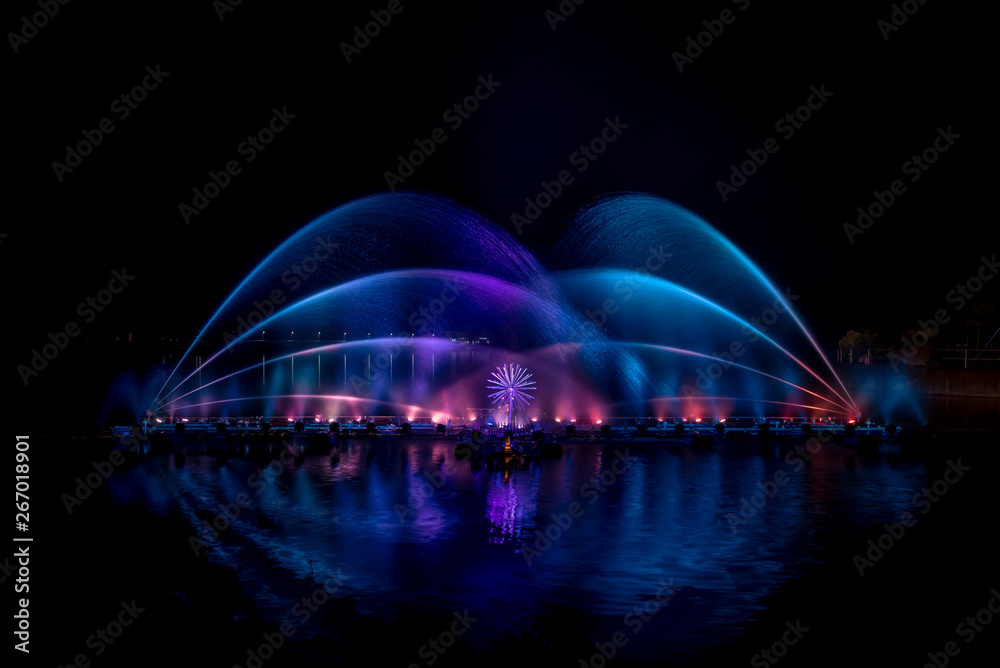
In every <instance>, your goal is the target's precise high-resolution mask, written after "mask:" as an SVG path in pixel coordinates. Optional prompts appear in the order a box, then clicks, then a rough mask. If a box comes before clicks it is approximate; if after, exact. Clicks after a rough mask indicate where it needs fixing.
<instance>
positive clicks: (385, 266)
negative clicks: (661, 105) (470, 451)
mask: <svg viewBox="0 0 1000 668" xmlns="http://www.w3.org/2000/svg"><path fill="white" fill-rule="evenodd" d="M546 265H547V266H546ZM790 302H791V298H790V297H789V295H788V294H786V293H785V292H784V291H782V290H780V289H778V288H777V287H776V286H775V285H774V284H773V283H772V282H771V281H770V280H769V279H768V278H767V276H766V275H765V274H764V273H763V272H762V271H761V270H760V269H759V268H758V267H757V266H756V265H755V264H754V263H753V262H752V261H751V260H750V259H749V258H747V257H746V256H745V255H744V254H743V253H742V252H741V251H739V249H737V248H736V247H735V246H734V245H733V244H732V243H731V242H730V241H729V240H728V239H726V238H725V237H724V236H722V234H720V233H719V232H718V230H716V229H715V228H713V227H712V226H711V225H709V224H708V223H706V222H705V221H703V220H701V219H700V218H698V217H697V216H695V215H694V214H692V213H690V212H688V211H686V210H684V209H682V208H681V207H679V206H677V205H675V204H672V203H670V202H667V201H665V200H663V199H660V198H657V197H654V196H651V195H646V194H641V193H620V194H615V195H609V196H606V197H604V198H601V199H600V200H598V201H597V202H595V203H593V204H591V205H589V206H587V207H585V208H584V209H583V210H581V211H580V212H579V214H578V215H577V216H576V217H575V218H574V219H573V220H572V221H571V222H570V224H569V226H568V229H567V230H566V232H565V234H564V235H563V236H562V238H561V239H560V240H559V242H558V243H557V244H556V245H555V246H554V250H553V252H552V254H551V256H550V257H548V258H546V259H545V265H543V263H542V262H540V261H539V260H538V259H536V258H535V257H534V256H533V255H532V254H531V253H529V252H528V251H527V250H526V249H525V248H523V247H522V246H521V245H520V244H519V243H518V242H517V241H516V240H514V239H513V238H512V237H511V236H510V235H508V234H507V233H506V232H504V231H503V230H502V229H500V228H499V227H498V226H496V225H494V224H493V223H491V222H490V221H488V220H486V219H485V218H484V217H482V216H480V215H478V214H476V213H475V212H473V211H470V210H469V209H467V208H464V207H462V206H460V205H458V204H456V203H454V202H451V201H449V200H447V199H445V198H442V197H438V196H434V195H430V194H423V193H411V192H399V193H386V194H380V195H373V196H370V197H366V198H362V199H359V200H356V201H353V202H349V203H347V204H345V205H343V206H340V207H338V208H336V209H334V210H332V211H330V212H329V213H327V214H325V215H323V216H320V217H319V218H317V219H316V220H314V221H313V222H311V223H309V224H308V225H306V226H305V227H303V228H302V229H301V230H299V231H298V232H297V233H295V234H293V235H292V236H291V237H290V238H289V239H288V240H287V241H285V242H284V243H283V244H281V245H280V246H279V247H278V248H276V249H275V250H274V251H273V252H271V253H270V254H269V255H268V256H267V257H266V258H264V260H263V261H261V262H260V264H258V265H257V266H256V267H255V268H254V269H253V270H252V271H251V272H250V273H249V274H248V275H247V276H246V277H245V278H244V279H243V280H242V281H240V282H239V284H238V285H237V286H236V288H235V289H234V290H233V292H232V293H231V294H230V295H229V296H228V297H227V298H226V299H225V300H224V301H223V302H222V304H221V305H220V306H219V308H218V309H217V310H216V311H215V313H213V314H211V316H210V317H209V318H208V320H207V322H206V323H205V325H204V327H203V328H202V329H201V331H200V332H199V333H198V335H197V337H195V341H194V342H193V343H191V344H190V346H189V347H188V348H187V349H186V350H185V351H184V353H183V355H181V357H180V359H179V361H178V362H177V363H176V364H175V365H173V367H172V368H170V369H169V370H164V373H163V375H162V376H160V379H161V381H162V384H160V383H158V384H157V387H156V388H154V389H153V390H152V391H150V392H149V393H148V394H150V395H153V394H154V393H155V396H152V397H151V398H150V399H149V401H148V407H149V409H150V410H151V411H152V412H153V413H155V414H157V415H165V416H181V415H184V416H200V415H219V416H250V415H259V416H268V415H293V416H312V415H316V416H323V417H324V419H325V418H326V417H327V416H339V415H356V416H357V417H361V416H365V415H396V416H405V417H407V418H409V419H414V418H415V417H416V416H417V415H421V416H426V417H427V418H428V419H431V418H434V419H436V420H442V421H443V420H450V419H457V420H460V421H466V420H473V421H475V420H478V419H480V418H484V417H485V414H484V407H489V406H490V404H491V403H492V401H491V399H490V398H489V397H488V396H487V395H488V392H487V391H486V390H485V388H484V385H483V382H482V381H483V379H484V378H487V377H488V376H489V373H490V372H492V371H493V370H494V369H496V368H497V367H502V366H503V365H521V367H524V368H530V369H531V370H532V373H533V374H534V377H533V380H535V381H537V382H538V387H539V388H540V389H539V391H538V393H537V396H536V398H535V399H534V400H533V401H532V405H531V407H530V409H528V412H527V413H526V415H533V416H541V417H546V418H553V419H554V418H559V419H561V420H562V419H566V420H569V419H575V418H577V417H580V418H590V419H593V420H596V419H601V418H603V417H611V416H656V417H663V416H667V415H674V416H676V415H685V416H686V415H693V414H697V415H714V416H724V415H727V414H738V415H750V416H763V415H789V414H791V415H816V414H822V415H832V416H850V417H855V416H856V414H857V413H858V410H859V409H858V406H857V404H856V403H855V401H854V399H853V398H852V397H851V395H850V393H848V391H847V389H846V388H845V386H844V384H843V383H842V382H841V380H840V378H838V377H837V374H836V373H835V371H834V369H833V367H832V366H831V365H830V362H829V361H828V360H827V358H826V357H825V356H824V355H823V354H822V353H821V351H820V349H819V346H818V345H817V343H816V341H815V339H814V337H813V336H812V335H811V334H810V333H809V331H808V329H807V328H806V327H805V325H804V323H803V321H802V318H801V317H800V316H799V315H798V314H797V313H796V312H795V310H794V307H793V305H792V304H791V303H790ZM762 314H764V319H763V322H766V323H767V324H766V325H763V324H761V323H762V320H761V317H762ZM485 410H488V409H485Z"/></svg>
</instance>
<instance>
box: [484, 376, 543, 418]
mask: <svg viewBox="0 0 1000 668" xmlns="http://www.w3.org/2000/svg"><path fill="white" fill-rule="evenodd" d="M491 375H492V376H493V378H490V379H489V380H488V382H489V385H487V386H486V389H487V390H496V392H494V393H493V394H491V395H489V396H490V399H492V400H493V403H495V404H497V405H498V406H500V405H503V404H505V403H506V404H507V411H508V412H507V419H508V420H509V424H510V425H513V424H514V408H515V407H516V408H527V407H528V400H529V399H534V398H535V397H534V396H532V395H530V394H528V393H527V390H531V391H532V392H534V391H535V381H533V380H529V379H530V378H531V374H530V373H528V370H527V369H522V368H521V365H520V364H517V365H514V364H504V365H503V366H498V367H497V370H496V371H494V372H492V374H491Z"/></svg>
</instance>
